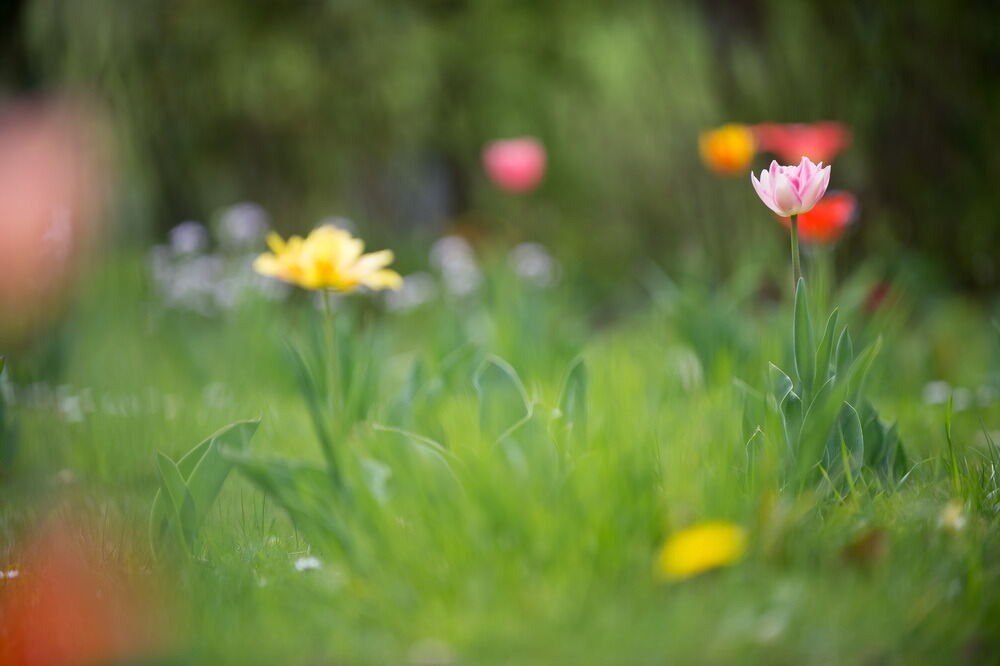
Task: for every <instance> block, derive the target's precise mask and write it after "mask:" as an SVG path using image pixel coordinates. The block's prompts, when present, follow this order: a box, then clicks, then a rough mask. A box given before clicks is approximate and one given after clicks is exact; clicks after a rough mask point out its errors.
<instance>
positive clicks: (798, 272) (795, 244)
mask: <svg viewBox="0 0 1000 666" xmlns="http://www.w3.org/2000/svg"><path fill="white" fill-rule="evenodd" d="M800 277H802V265H801V263H800V262H799V216H798V215H792V279H793V280H794V282H793V284H794V285H795V286H798V284H799V278H800Z"/></svg>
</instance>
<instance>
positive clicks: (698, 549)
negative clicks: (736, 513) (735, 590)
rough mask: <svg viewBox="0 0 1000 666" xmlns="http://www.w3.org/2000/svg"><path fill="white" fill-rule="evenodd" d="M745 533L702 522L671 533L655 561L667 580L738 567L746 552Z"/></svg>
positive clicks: (732, 526)
mask: <svg viewBox="0 0 1000 666" xmlns="http://www.w3.org/2000/svg"><path fill="white" fill-rule="evenodd" d="M746 541H747V537H746V531H745V530H744V529H743V528H742V527H740V526H739V525H736V524H733V523H727V522H722V521H714V522H706V523H700V524H698V525H695V526H693V527H689V528H688V529H686V530H681V531H680V532H676V533H674V534H672V535H671V536H670V537H669V538H668V539H667V541H666V543H664V544H663V548H662V549H661V550H660V554H659V557H657V561H656V573H657V575H658V576H659V577H660V578H663V579H665V580H683V579H685V578H691V577H692V576H696V575H698V574H700V573H702V572H704V571H708V570H710V569H715V568H717V567H722V566H728V565H731V564H735V563H736V562H738V561H739V560H740V559H741V558H742V557H743V554H744V552H745V551H746Z"/></svg>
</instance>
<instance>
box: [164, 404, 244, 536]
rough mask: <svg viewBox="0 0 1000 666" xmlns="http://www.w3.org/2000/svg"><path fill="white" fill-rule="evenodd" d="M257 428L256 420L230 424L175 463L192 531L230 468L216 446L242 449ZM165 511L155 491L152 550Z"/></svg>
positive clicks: (167, 513) (199, 522) (166, 515)
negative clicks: (190, 509)
mask: <svg viewBox="0 0 1000 666" xmlns="http://www.w3.org/2000/svg"><path fill="white" fill-rule="evenodd" d="M259 425H260V419H252V420H249V421H237V422H236V423H231V424H229V425H227V426H226V427H224V428H222V429H220V430H218V431H216V432H215V433H213V434H212V435H211V436H209V437H208V438H207V439H205V440H204V441H202V442H200V443H199V444H197V445H196V446H195V447H194V448H192V449H191V450H190V451H188V452H187V453H185V454H184V456H183V457H182V458H181V459H180V460H179V461H178V462H177V464H176V465H177V469H178V472H179V473H180V475H181V478H182V479H183V481H184V483H185V485H186V486H187V487H188V489H189V492H190V493H191V496H192V501H193V502H194V506H195V527H196V528H197V527H198V526H200V525H201V523H202V522H203V521H204V519H205V516H206V515H207V514H208V511H209V509H211V507H212V504H213V503H214V502H215V498H216V496H217V495H218V494H219V491H220V490H221V489H222V484H223V483H224V482H225V480H226V477H227V476H228V475H229V470H230V468H231V465H230V464H229V463H228V462H227V461H225V460H222V459H221V458H220V456H219V451H218V448H219V446H226V447H229V448H232V449H235V450H242V449H244V448H246V446H247V444H248V443H249V441H250V438H252V437H253V435H254V433H255V432H256V431H257V426H259ZM168 509H169V505H168V498H166V497H165V496H164V493H163V491H162V490H158V491H156V495H155V496H154V497H153V505H152V507H151V508H150V511H149V533H150V542H151V544H152V545H153V547H154V549H155V547H156V543H157V541H158V540H159V537H160V535H161V534H162V533H163V530H164V527H165V525H164V521H166V519H167V517H168V515H169V512H168Z"/></svg>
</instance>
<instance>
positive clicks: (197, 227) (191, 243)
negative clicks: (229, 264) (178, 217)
mask: <svg viewBox="0 0 1000 666" xmlns="http://www.w3.org/2000/svg"><path fill="white" fill-rule="evenodd" d="M207 248H208V230H207V229H205V227H204V226H203V225H202V224H200V223H198V222H193V221H188V222H181V223H180V224H178V225H177V226H176V227H174V228H173V229H171V230H170V249H171V250H173V252H174V254H176V255H178V256H184V255H191V254H199V253H201V252H204V251H205V250H206V249H207Z"/></svg>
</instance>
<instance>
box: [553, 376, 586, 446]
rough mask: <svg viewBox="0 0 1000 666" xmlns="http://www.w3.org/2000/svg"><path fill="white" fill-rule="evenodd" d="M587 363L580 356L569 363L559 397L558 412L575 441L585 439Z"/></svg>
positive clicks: (582, 441)
mask: <svg viewBox="0 0 1000 666" xmlns="http://www.w3.org/2000/svg"><path fill="white" fill-rule="evenodd" d="M587 384H588V377H587V365H586V363H584V361H583V357H582V356H577V357H576V358H575V359H574V360H573V362H572V363H570V366H569V371H568V372H567V373H566V380H565V381H564V382H563V389H562V394H561V395H560V397H559V412H560V414H561V415H562V419H563V422H564V423H565V425H566V429H567V431H569V432H570V433H571V434H573V435H574V437H575V439H576V441H577V443H579V444H584V443H586V441H587Z"/></svg>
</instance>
